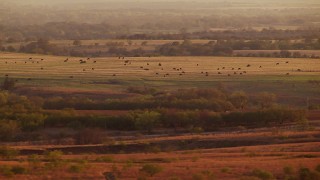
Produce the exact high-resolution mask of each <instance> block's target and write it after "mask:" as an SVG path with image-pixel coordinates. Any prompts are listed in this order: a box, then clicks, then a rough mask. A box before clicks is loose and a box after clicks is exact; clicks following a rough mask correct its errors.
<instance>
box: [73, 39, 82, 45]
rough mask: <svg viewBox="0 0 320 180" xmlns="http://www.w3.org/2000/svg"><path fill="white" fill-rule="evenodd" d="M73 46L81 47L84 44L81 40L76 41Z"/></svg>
mask: <svg viewBox="0 0 320 180" xmlns="http://www.w3.org/2000/svg"><path fill="white" fill-rule="evenodd" d="M72 44H73V45H74V46H81V44H82V42H81V41H80V40H74V41H73V43H72Z"/></svg>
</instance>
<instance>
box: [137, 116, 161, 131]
mask: <svg viewBox="0 0 320 180" xmlns="http://www.w3.org/2000/svg"><path fill="white" fill-rule="evenodd" d="M159 119H160V113H158V112H155V111H145V112H143V113H141V114H138V115H137V117H136V119H135V125H136V127H137V128H138V129H140V130H147V131H148V133H150V132H151V131H152V129H153V128H155V127H156V125H157V123H158V121H159Z"/></svg>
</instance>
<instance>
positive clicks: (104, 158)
mask: <svg viewBox="0 0 320 180" xmlns="http://www.w3.org/2000/svg"><path fill="white" fill-rule="evenodd" d="M96 161H97V162H107V163H111V162H113V161H114V159H113V157H111V156H101V157H97V158H96Z"/></svg>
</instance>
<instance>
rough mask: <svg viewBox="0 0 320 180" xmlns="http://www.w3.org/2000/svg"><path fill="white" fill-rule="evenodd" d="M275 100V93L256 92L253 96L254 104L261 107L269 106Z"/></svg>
mask: <svg viewBox="0 0 320 180" xmlns="http://www.w3.org/2000/svg"><path fill="white" fill-rule="evenodd" d="M275 101H276V95H275V94H273V93H268V92H261V93H258V94H257V95H256V97H255V102H256V104H257V105H258V106H259V107H260V108H261V109H265V108H270V107H271V106H272V105H273V104H274V103H275Z"/></svg>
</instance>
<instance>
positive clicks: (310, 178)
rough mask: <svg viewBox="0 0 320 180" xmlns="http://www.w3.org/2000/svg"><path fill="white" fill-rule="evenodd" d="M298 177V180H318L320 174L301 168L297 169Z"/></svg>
mask: <svg viewBox="0 0 320 180" xmlns="http://www.w3.org/2000/svg"><path fill="white" fill-rule="evenodd" d="M298 174H299V175H298V177H299V179H300V180H318V179H320V173H319V172H317V171H311V170H310V169H309V168H306V167H302V168H300V169H299V173H298Z"/></svg>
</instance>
